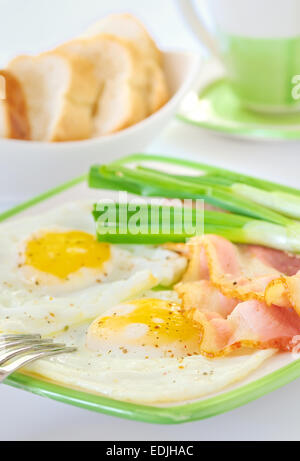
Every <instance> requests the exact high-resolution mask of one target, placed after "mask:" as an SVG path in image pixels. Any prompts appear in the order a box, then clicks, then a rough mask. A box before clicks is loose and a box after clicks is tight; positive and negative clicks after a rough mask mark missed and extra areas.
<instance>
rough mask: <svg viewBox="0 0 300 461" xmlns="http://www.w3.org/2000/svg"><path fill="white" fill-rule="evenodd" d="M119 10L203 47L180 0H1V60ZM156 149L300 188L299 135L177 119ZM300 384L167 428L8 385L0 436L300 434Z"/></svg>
mask: <svg viewBox="0 0 300 461" xmlns="http://www.w3.org/2000/svg"><path fill="white" fill-rule="evenodd" d="M111 11H131V12H133V13H136V14H137V15H138V16H139V17H140V18H141V19H143V20H144V22H145V23H146V24H147V25H148V26H149V28H150V30H151V31H152V33H153V34H154V36H155V37H156V39H157V41H158V43H159V44H160V45H161V46H163V47H165V48H181V49H192V50H195V51H198V52H199V53H200V52H202V49H201V47H200V46H199V44H198V43H197V42H196V41H195V40H194V38H193V36H192V35H191V34H190V33H189V31H188V30H187V29H186V28H185V25H184V23H183V22H182V18H181V17H180V15H179V14H178V12H177V9H176V6H175V0H109V1H104V0H0V65H1V64H4V63H5V62H6V61H7V59H9V58H10V57H13V56H14V55H15V54H17V53H26V52H27V53H28V52H39V51H42V50H44V49H46V48H47V47H51V46H53V45H55V44H57V43H59V42H60V41H61V40H63V39H68V38H70V37H72V36H73V35H76V34H78V33H80V32H81V31H82V30H83V29H84V28H85V27H86V26H88V25H89V24H90V23H91V22H93V21H95V20H97V19H98V18H100V17H101V16H102V15H103V14H106V13H108V12H111ZM149 151H152V152H158V153H170V154H177V155H179V154H180V155H182V156H186V157H190V158H195V159H199V160H200V161H206V162H210V163H214V164H217V165H220V166H226V167H228V168H232V169H236V170H240V171H243V172H248V173H250V174H256V175H260V176H262V177H266V178H272V179H274V180H278V181H281V182H284V183H287V184H291V185H294V186H296V187H299V172H300V171H299V170H300V168H299V167H300V161H299V156H300V143H297V142H288V143H283V142H254V141H241V140H237V139H227V138H224V137H222V136H219V135H216V134H214V133H207V132H204V131H201V130H199V129H197V128H195V127H189V126H185V125H183V124H181V123H179V122H176V121H173V122H172V123H171V124H170V125H169V127H168V128H167V129H166V130H165V131H164V133H163V134H162V135H161V137H160V138H159V139H157V140H155V141H154V143H153V145H152V146H150V147H149ZM0 167H1V152H0ZM12 180H13V178H12ZM24 192H26V191H24ZM2 199H5V197H1V201H2ZM299 387H300V384H299V380H298V381H295V382H293V383H291V384H289V385H287V386H285V387H284V388H282V389H279V390H277V391H276V392H273V393H272V394H270V395H267V396H265V397H263V398H261V399H259V400H258V401H256V402H253V403H250V404H248V405H247V406H244V407H242V408H240V409H237V410H234V411H232V412H230V413H227V414H225V415H221V416H218V417H215V418H213V419H210V420H206V421H199V422H197V423H191V424H186V425H181V426H162V427H161V426H155V425H148V424H142V423H136V422H131V421H125V420H121V419H117V418H112V417H108V416H103V415H99V414H94V413H90V412H88V411H85V410H81V409H77V408H73V407H71V406H67V405H64V404H60V403H57V402H54V401H50V400H46V399H42V398H40V397H37V396H33V395H30V394H28V393H25V392H22V391H18V390H15V389H12V388H9V387H7V386H1V387H0V409H1V418H0V439H1V440H109V441H118V440H119V441H123V440H174V441H175V440H197V441H204V440H208V441H215V440H236V441H239V440H299V439H300V398H299V395H300V392H299Z"/></svg>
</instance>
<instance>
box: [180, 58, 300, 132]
mask: <svg viewBox="0 0 300 461" xmlns="http://www.w3.org/2000/svg"><path fill="white" fill-rule="evenodd" d="M204 73H205V76H204V78H203V80H202V82H201V84H200V93H199V95H198V94H197V93H196V92H193V93H189V94H188V95H187V96H186V98H185V100H184V101H183V104H182V106H181V108H180V110H179V113H178V118H179V119H180V120H182V121H184V122H186V123H190V124H193V125H196V126H199V127H202V128H207V129H210V130H214V131H219V132H222V133H227V134H230V135H238V136H242V137H247V138H265V139H283V140H287V139H300V113H299V112H298V113H292V114H288V115H285V114H279V115H270V114H259V113H256V112H253V111H250V110H248V109H245V108H244V107H243V106H242V104H241V102H240V100H239V99H238V97H237V96H236V94H235V92H234V91H233V90H232V88H231V86H230V83H229V82H228V80H227V79H226V77H224V76H220V75H221V73H220V68H217V67H216V63H215V62H213V61H210V62H208V63H207V64H206V67H205V72H204Z"/></svg>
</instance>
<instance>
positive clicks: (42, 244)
mask: <svg viewBox="0 0 300 461" xmlns="http://www.w3.org/2000/svg"><path fill="white" fill-rule="evenodd" d="M109 259H110V246H109V244H106V243H100V242H97V240H96V239H95V237H94V236H93V235H91V234H87V233H86V232H81V231H71V232H47V233H45V234H43V235H41V236H37V237H35V238H33V239H31V240H30V241H29V242H28V243H27V245H26V249H25V264H28V265H29V266H32V267H34V268H35V269H37V270H39V271H41V272H46V273H48V274H51V275H54V276H55V277H58V278H60V279H66V278H67V277H68V276H69V275H70V274H73V273H74V272H77V271H78V270H80V269H81V268H88V269H101V268H102V266H103V264H104V263H105V262H106V261H108V260H109Z"/></svg>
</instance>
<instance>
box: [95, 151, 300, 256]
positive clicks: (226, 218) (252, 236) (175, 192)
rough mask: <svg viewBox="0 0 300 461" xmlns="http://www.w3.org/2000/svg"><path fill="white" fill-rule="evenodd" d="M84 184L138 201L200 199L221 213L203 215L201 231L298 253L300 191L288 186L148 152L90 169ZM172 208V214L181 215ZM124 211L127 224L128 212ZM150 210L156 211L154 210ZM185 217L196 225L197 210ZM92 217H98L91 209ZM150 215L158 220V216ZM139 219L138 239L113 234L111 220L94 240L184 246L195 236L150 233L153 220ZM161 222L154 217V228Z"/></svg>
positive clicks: (114, 223) (115, 225) (99, 228)
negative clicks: (124, 193)
mask: <svg viewBox="0 0 300 461" xmlns="http://www.w3.org/2000/svg"><path fill="white" fill-rule="evenodd" d="M170 170H179V171H180V173H181V174H178V173H177V172H176V171H175V172H173V173H170ZM89 185H90V187H94V188H100V189H111V190H115V191H127V192H128V193H131V194H135V195H140V196H143V197H164V198H170V199H181V200H183V199H194V200H195V199H203V200H204V201H205V202H206V203H208V204H210V205H213V206H215V207H218V208H219V209H221V211H205V212H204V216H203V230H204V232H205V233H214V234H217V235H221V236H223V237H226V238H228V239H229V240H231V241H233V242H235V243H245V244H258V245H264V246H269V247H272V248H276V249H280V250H285V251H289V252H296V253H300V222H299V221H298V219H299V218H300V191H299V190H297V189H294V188H291V187H287V186H283V185H280V184H276V183H273V182H270V181H264V180H262V179H258V178H254V177H251V176H246V175H241V174H238V173H234V172H231V171H228V170H225V169H221V168H217V167H214V166H209V165H205V164H200V163H197V162H192V161H189V160H183V159H174V158H171V157H162V156H156V155H148V154H146V155H143V154H136V155H133V156H130V157H127V158H125V159H122V160H120V161H117V162H114V163H111V164H109V165H104V166H94V167H92V168H91V170H90V175H89ZM117 206H121V204H117ZM122 206H124V205H122ZM152 209H153V205H152ZM172 209H173V210H174V211H173V213H174V212H175V214H176V213H179V211H180V210H176V208H174V207H172ZM110 211H111V212H112V210H110ZM127 211H128V214H127V217H128V220H130V219H132V218H133V215H132V212H130V210H129V209H128V210H127ZM154 211H155V212H156V213H158V211H157V210H155V208H154ZM162 211H164V213H163V212H162ZM167 211H168V210H166V209H164V208H163V207H160V216H162V215H163V214H165V215H167ZM224 211H226V213H224ZM185 213H186V214H185V217H186V216H188V213H189V219H190V220H191V223H192V224H195V222H196V219H197V214H196V213H197V210H193V209H191V210H189V212H187V211H185ZM146 214H147V216H146ZM94 216H95V219H96V220H97V219H99V215H97V212H96V211H95V212H94ZM111 216H112V214H111ZM152 216H153V215H152ZM155 216H156V218H155V219H157V216H158V214H156V215H155ZM140 218H141V220H142V225H141V226H140V229H139V233H138V234H137V235H132V234H131V233H130V232H128V233H127V234H126V233H120V232H118V225H119V224H120V222H119V221H118V219H117V218H116V219H111V220H108V221H107V222H106V223H105V224H103V223H102V224H100V225H98V226H97V232H98V238H99V239H102V240H106V241H111V242H114V243H144V244H146V243H149V244H160V243H165V242H168V241H169V242H183V241H186V240H187V239H188V238H191V237H192V236H194V234H192V233H189V232H181V233H180V232H179V233H178V232H177V233H175V232H174V229H172V226H171V227H170V231H169V233H168V232H165V233H160V234H159V233H158V234H157V233H155V235H154V234H153V233H151V228H152V227H153V226H155V225H156V226H157V222H155V223H153V222H152V218H151V214H150V213H149V209H148V210H146V209H144V210H143V211H141V214H140ZM147 220H148V221H147ZM127 224H129V221H128V223H127ZM163 224H164V223H163V221H162V218H159V225H161V226H162V225H163ZM122 225H123V226H124V223H123V224H122ZM109 226H110V227H111V228H117V232H116V234H113V233H108V232H107V228H108V227H109ZM105 227H106V229H105Z"/></svg>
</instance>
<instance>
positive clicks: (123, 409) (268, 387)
mask: <svg viewBox="0 0 300 461" xmlns="http://www.w3.org/2000/svg"><path fill="white" fill-rule="evenodd" d="M112 195H113V193H112V192H111V191H107V192H106V191H99V190H92V189H89V188H88V186H87V184H86V177H85V176H83V177H80V178H77V179H75V180H73V181H71V182H68V183H66V184H63V185H62V186H60V187H57V188H55V189H53V190H50V191H48V192H46V193H45V194H42V195H40V196H38V197H35V198H33V199H32V200H30V201H28V202H25V203H23V204H21V205H19V206H17V207H15V208H13V209H11V210H9V211H7V212H5V213H2V214H1V215H0V221H5V220H8V219H10V220H12V219H15V218H16V217H21V216H22V217H23V216H29V215H34V214H36V213H40V212H42V211H46V210H47V209H49V208H52V207H55V206H57V205H60V204H62V203H63V202H66V201H72V200H81V199H85V198H86V199H94V200H97V199H99V198H100V197H101V198H104V197H106V198H109V197H110V198H111V197H112ZM299 376H300V360H299V359H298V358H297V357H294V356H293V355H292V354H290V353H285V354H276V355H275V356H273V357H272V358H270V359H268V360H267V361H266V362H265V363H264V364H263V365H262V366H261V367H260V368H259V369H258V370H256V371H255V372H253V373H252V374H251V375H250V376H249V377H247V378H246V379H244V380H242V381H240V382H238V383H236V384H234V385H231V386H230V387H227V388H226V389H225V390H224V391H222V392H219V393H217V394H213V395H211V396H209V397H204V398H202V399H199V400H197V401H193V402H186V403H182V404H181V405H172V406H171V405H168V406H166V405H164V406H145V405H136V404H132V403H127V402H120V401H117V400H112V399H109V398H106V397H103V396H100V395H95V394H91V393H87V392H84V391H79V390H75V389H70V388H68V387H63V386H60V385H57V384H54V383H52V382H49V381H46V380H43V379H42V378H35V377H31V376H28V375H25V374H21V373H15V374H13V375H11V376H10V377H9V378H8V379H7V380H6V384H8V385H10V386H13V387H16V388H19V389H23V390H27V391H29V392H33V393H34V394H37V395H40V396H44V397H49V398H51V399H54V400H58V401H60V402H64V403H68V404H71V405H75V406H78V407H81V408H85V409H88V410H92V411H96V412H99V413H105V414H109V415H113V416H118V417H121V418H127V419H132V420H136V421H144V422H148V423H156V424H180V423H185V422H190V421H196V420H200V419H205V418H209V417H212V416H216V415H218V414H221V413H224V412H226V411H229V410H232V409H234V408H236V407H239V406H241V405H244V404H246V403H248V402H251V401H252V400H255V399H257V398H259V397H261V396H263V395H264V394H267V393H269V392H271V391H273V390H275V389H277V388H279V387H281V386H284V385H285V384H287V383H289V382H291V381H293V380H294V379H296V378H298V377H299Z"/></svg>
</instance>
